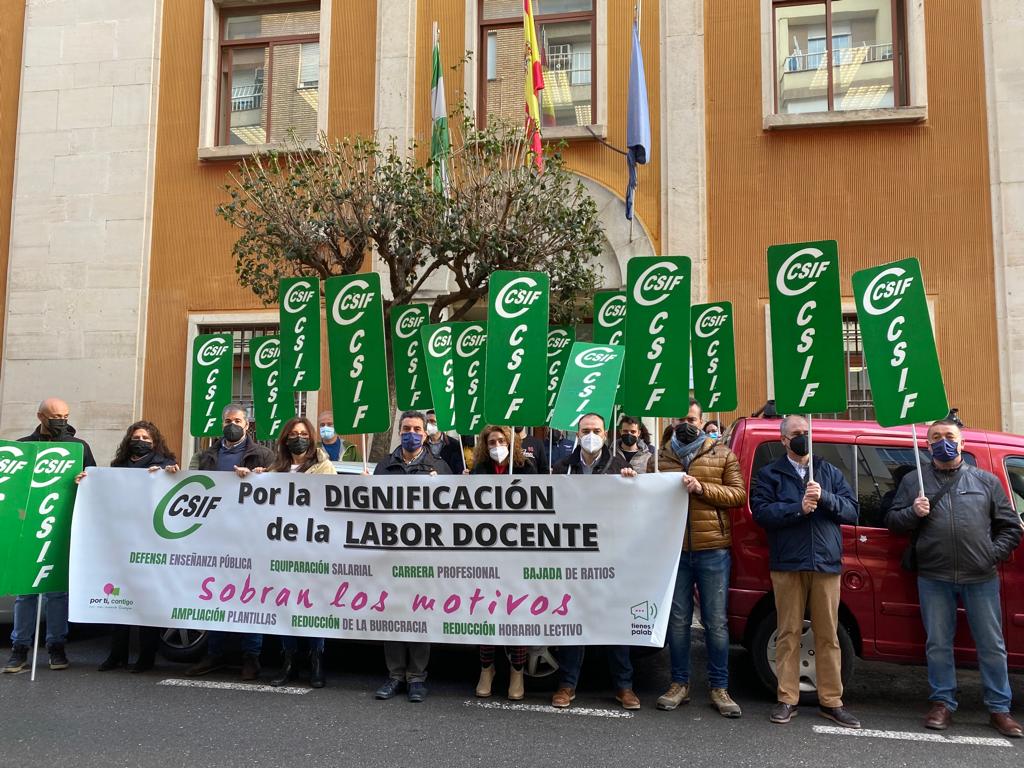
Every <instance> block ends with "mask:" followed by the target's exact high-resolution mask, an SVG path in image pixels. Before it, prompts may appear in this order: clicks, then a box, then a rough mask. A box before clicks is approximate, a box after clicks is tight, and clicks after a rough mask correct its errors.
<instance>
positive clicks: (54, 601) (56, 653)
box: [3, 397, 96, 673]
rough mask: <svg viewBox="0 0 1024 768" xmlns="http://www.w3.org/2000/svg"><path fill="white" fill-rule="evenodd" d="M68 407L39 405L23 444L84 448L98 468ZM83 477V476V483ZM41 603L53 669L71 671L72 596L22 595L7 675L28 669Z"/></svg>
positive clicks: (53, 402) (54, 402) (52, 401)
mask: <svg viewBox="0 0 1024 768" xmlns="http://www.w3.org/2000/svg"><path fill="white" fill-rule="evenodd" d="M69 410H70V409H69V408H68V404H67V403H65V402H64V401H63V400H61V399H60V398H58V397H49V398H47V399H46V400H43V401H42V402H41V403H40V404H39V409H38V410H37V411H36V418H37V419H39V426H37V427H36V428H35V431H34V432H32V434H30V435H25V437H22V438H19V439H20V441H21V442H32V443H38V442H65V443H79V444H80V445H81V446H82V467H83V469H84V468H88V467H95V466H96V459H94V458H93V455H92V450H91V449H90V448H89V444H88V443H86V442H85V441H84V440H81V439H79V438H77V437H75V429H74V427H72V426H71V425H70V424H68V416H69ZM81 477H82V475H79V479H80V478H81ZM37 600H43V601H44V604H45V613H46V648H47V650H48V651H49V654H50V669H67V667H68V657H67V654H66V653H65V652H64V644H65V642H66V641H67V637H68V593H67V592H48V593H46V594H45V595H43V596H42V597H40V596H39V595H18V597H17V598H15V600H14V631H12V632H11V646H12V648H11V658H10V659H9V660H8V662H7V664H6V665H5V666H4V669H3V671H4V672H12V673H13V672H21V671H22V670H23V669H25V667H27V666H28V651H29V648H31V647H32V645H33V643H35V640H36V637H35V621H36V607H37V603H36V601H37Z"/></svg>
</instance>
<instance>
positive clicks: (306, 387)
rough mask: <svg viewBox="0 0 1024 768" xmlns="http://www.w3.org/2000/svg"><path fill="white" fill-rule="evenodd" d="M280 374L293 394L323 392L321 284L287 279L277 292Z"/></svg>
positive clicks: (301, 278)
mask: <svg viewBox="0 0 1024 768" xmlns="http://www.w3.org/2000/svg"><path fill="white" fill-rule="evenodd" d="M278 300H279V304H280V313H281V318H280V324H281V373H282V378H283V379H284V381H283V382H282V383H283V384H284V385H285V389H287V390H288V391H290V392H313V391H316V390H318V389H320V280H319V278H316V277H286V278H284V279H282V280H281V284H280V287H279V289H278Z"/></svg>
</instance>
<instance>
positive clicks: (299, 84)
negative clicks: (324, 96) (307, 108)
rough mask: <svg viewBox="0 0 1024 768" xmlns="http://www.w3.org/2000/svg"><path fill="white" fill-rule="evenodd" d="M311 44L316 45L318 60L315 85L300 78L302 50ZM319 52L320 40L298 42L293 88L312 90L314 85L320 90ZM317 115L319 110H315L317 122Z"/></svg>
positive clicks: (318, 115)
mask: <svg viewBox="0 0 1024 768" xmlns="http://www.w3.org/2000/svg"><path fill="white" fill-rule="evenodd" d="M311 45H315V46H316V47H317V62H318V65H317V68H316V69H317V80H316V86H312V85H306V83H307V82H309V81H306V80H303V79H302V61H303V58H302V57H303V51H305V50H306V47H307V46H311ZM320 54H321V50H320V42H319V41H317V42H315V43H300V44H299V74H298V82H297V84H296V86H295V88H296V89H297V90H300V91H302V90H312V89H313V88H314V87H315V88H316V89H317V90H318V91H319V90H320V79H319V78H320V66H319V61H320V58H321V55H320ZM318 110H319V107H318ZM319 117H320V114H319V111H318V112H317V118H318V120H317V122H319Z"/></svg>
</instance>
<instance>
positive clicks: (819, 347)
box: [768, 240, 846, 413]
mask: <svg viewBox="0 0 1024 768" xmlns="http://www.w3.org/2000/svg"><path fill="white" fill-rule="evenodd" d="M768 293H769V303H770V307H771V332H772V333H771V337H772V370H773V380H774V384H775V393H774V394H775V402H776V406H777V407H778V410H779V413H833V412H840V411H845V410H846V359H845V356H844V351H843V311H842V302H841V297H840V292H839V247H838V245H837V243H836V241H835V240H823V241H821V242H815V243H793V244H788V245H773V246H770V247H769V248H768Z"/></svg>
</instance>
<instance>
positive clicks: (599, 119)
mask: <svg viewBox="0 0 1024 768" xmlns="http://www.w3.org/2000/svg"><path fill="white" fill-rule="evenodd" d="M465 3H466V30H465V46H466V50H467V51H476V49H477V47H478V46H479V35H480V15H479V8H478V3H477V0H465ZM594 25H595V27H596V28H595V30H594V43H595V45H596V46H597V50H596V51H591V56H592V58H591V61H592V62H594V68H593V70H592V71H591V75H590V76H591V77H596V78H597V92H596V96H595V98H596V99H597V108H596V109H595V110H594V111H593V112H592V113H591V119H592V120H593V121H594V122H593V123H592V124H590V125H559V126H548V127H546V128H545V129H544V131H543V132H542V136H543V138H544V141H561V140H563V139H565V140H567V141H572V140H575V139H593V138H594V137H595V136H597V137H599V138H602V139H603V138H607V136H608V0H594ZM621 34H622V36H623V39H624V42H625V43H626V46H627V47H626V50H627V51H628V50H629V45H630V43H629V41H630V39H631V37H632V34H633V27H632V25H630V26H629V28H628V29H627V28H623V30H621ZM642 43H643V45H646V46H652V45H653V46H655V47H656V48H657V47H660V41H659V40H657V39H652V40H647V39H644V40H643V41H642ZM477 55H480V56H486V55H487V51H486V50H483V51H478V52H477ZM474 61H476V59H474ZM479 69H480V68H479V67H478V66H476V65H473V66H466V67H463V72H464V79H463V87H464V89H465V94H466V103H467V104H472V105H475V104H476V103H477V93H478V88H479V83H478V82H477V80H478V78H479ZM485 74H486V73H485Z"/></svg>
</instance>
